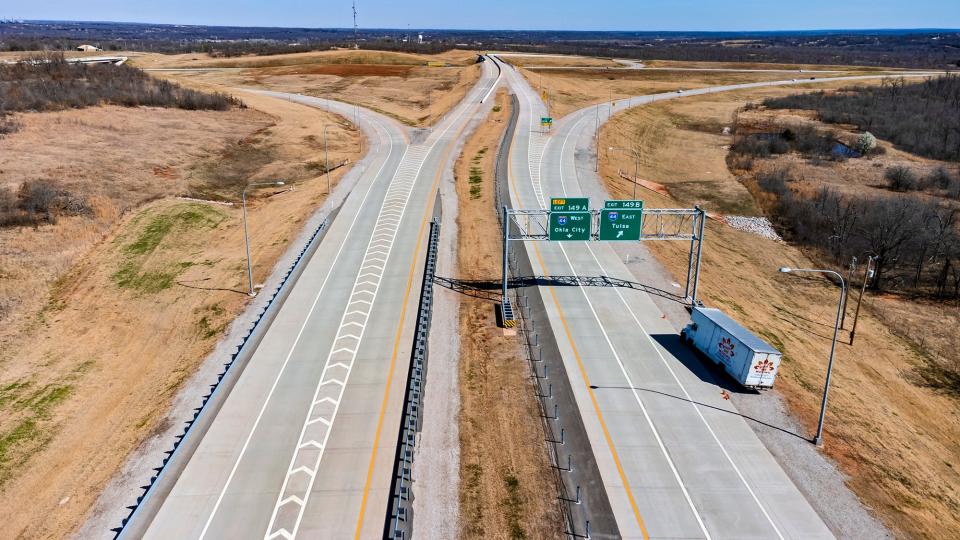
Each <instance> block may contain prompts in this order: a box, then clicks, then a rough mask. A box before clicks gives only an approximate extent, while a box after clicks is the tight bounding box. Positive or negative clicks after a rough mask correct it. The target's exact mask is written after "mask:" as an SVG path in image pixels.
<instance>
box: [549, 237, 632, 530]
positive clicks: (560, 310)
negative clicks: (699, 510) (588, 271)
mask: <svg viewBox="0 0 960 540" xmlns="http://www.w3.org/2000/svg"><path fill="white" fill-rule="evenodd" d="M533 249H534V251H536V253H537V260H538V261H539V262H540V267H541V268H543V269H544V270H546V265H545V264H544V263H543V257H541V256H540V248H538V247H537V245H536V244H533ZM547 289H549V290H550V296H552V297H553V303H554V304H555V305H556V306H557V313H558V314H559V315H560V322H561V323H562V324H563V330H564V332H565V333H566V335H567V341H569V342H570V348H571V349H573V356H574V357H575V358H576V359H577V366H578V367H579V368H580V375H581V376H583V384H585V385H586V387H587V392H589V393H590V401H591V402H592V403H593V409H594V410H595V411H596V412H597V419H598V420H600V427H601V428H602V429H603V437H604V438H605V439H606V440H607V446H609V447H610V453H611V454H612V455H613V462H614V463H616V465H617V472H618V473H619V474H620V480H621V481H622V482H623V487H624V489H626V491H627V498H629V499H630V506H631V507H632V508H633V514H634V516H636V518H637V524H638V525H640V532H641V533H643V538H644V540H650V536H649V535H648V534H647V527H646V525H644V523H643V518H642V517H640V509H639V508H638V507H637V501H636V500H635V499H634V498H633V491H632V490H631V489H630V482H628V481H627V475H626V474H625V473H624V472H623V465H621V463H620V456H619V455H617V449H616V447H615V446H614V444H613V439H612V438H611V437H610V432H609V431H608V430H607V423H606V422H604V420H603V413H601V412H600V405H599V404H598V403H597V396H596V394H594V392H593V388H592V387H591V385H590V378H589V377H588V376H587V370H586V368H585V367H584V365H583V360H582V359H581V358H580V351H578V350H577V345H576V343H574V340H573V334H572V333H571V332H570V327H569V326H568V325H567V318H566V317H565V316H564V315H563V308H561V307H560V301H559V300H558V299H557V293H556V291H555V290H554V288H553V286H552V285H548V286H547Z"/></svg>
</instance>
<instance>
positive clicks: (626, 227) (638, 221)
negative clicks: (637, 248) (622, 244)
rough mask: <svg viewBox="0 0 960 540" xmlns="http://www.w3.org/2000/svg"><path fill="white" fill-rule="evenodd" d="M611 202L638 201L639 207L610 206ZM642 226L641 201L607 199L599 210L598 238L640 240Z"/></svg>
mask: <svg viewBox="0 0 960 540" xmlns="http://www.w3.org/2000/svg"><path fill="white" fill-rule="evenodd" d="M611 202H619V203H632V202H639V203H640V207H639V208H636V207H634V208H610V207H609V205H610V203H611ZM642 228H643V201H607V208H604V209H603V210H601V211H600V234H599V235H598V237H599V239H600V240H640V229H642Z"/></svg>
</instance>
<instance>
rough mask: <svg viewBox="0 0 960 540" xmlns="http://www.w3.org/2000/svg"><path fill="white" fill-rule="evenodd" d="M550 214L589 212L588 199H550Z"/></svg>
mask: <svg viewBox="0 0 960 540" xmlns="http://www.w3.org/2000/svg"><path fill="white" fill-rule="evenodd" d="M550 211H551V212H589V211H590V199H588V198H586V197H582V198H576V199H567V198H563V199H550Z"/></svg>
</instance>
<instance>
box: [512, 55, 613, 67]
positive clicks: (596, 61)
mask: <svg viewBox="0 0 960 540" xmlns="http://www.w3.org/2000/svg"><path fill="white" fill-rule="evenodd" d="M501 58H503V60H504V61H506V62H509V63H511V64H513V65H515V66H517V67H532V66H549V67H571V66H576V67H600V68H602V67H609V68H617V67H622V66H623V64H621V63H619V62H616V61H614V60H611V59H609V58H595V57H592V56H560V55H536V54H530V55H519V54H518V55H516V56H514V55H506V56H502V57H501Z"/></svg>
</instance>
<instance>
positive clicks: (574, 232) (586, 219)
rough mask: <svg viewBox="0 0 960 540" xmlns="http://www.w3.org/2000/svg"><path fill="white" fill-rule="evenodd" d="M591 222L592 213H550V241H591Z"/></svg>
mask: <svg viewBox="0 0 960 540" xmlns="http://www.w3.org/2000/svg"><path fill="white" fill-rule="evenodd" d="M583 200H584V201H586V199H583ZM591 221H593V214H591V213H590V212H550V240H558V241H567V240H570V241H573V240H590V222H591Z"/></svg>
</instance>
